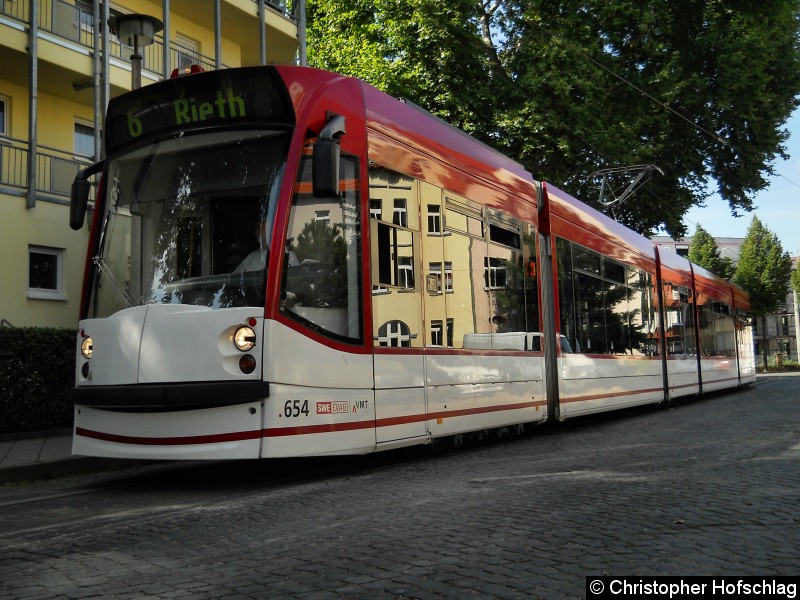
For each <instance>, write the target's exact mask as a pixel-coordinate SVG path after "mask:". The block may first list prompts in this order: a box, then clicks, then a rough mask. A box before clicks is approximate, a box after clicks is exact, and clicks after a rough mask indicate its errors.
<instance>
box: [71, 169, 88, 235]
mask: <svg viewBox="0 0 800 600" xmlns="http://www.w3.org/2000/svg"><path fill="white" fill-rule="evenodd" d="M91 189H92V184H91V183H89V180H88V179H81V178H80V175H79V176H77V177H75V181H73V182H72V191H71V192H70V197H69V226H70V227H72V229H74V230H75V231H78V230H79V229H80V228H81V227H83V222H84V221H85V220H86V207H87V206H88V204H89V191H90V190H91Z"/></svg>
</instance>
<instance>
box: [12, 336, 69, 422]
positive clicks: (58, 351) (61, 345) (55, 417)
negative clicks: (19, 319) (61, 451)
mask: <svg viewBox="0 0 800 600" xmlns="http://www.w3.org/2000/svg"><path fill="white" fill-rule="evenodd" d="M76 334H77V332H76V331H75V330H74V329H56V328H45V327H0V434H6V433H22V432H29V431H46V430H50V429H61V428H66V427H72V414H73V413H72V405H71V404H70V402H69V392H70V390H71V389H72V388H73V386H74V385H75V336H76Z"/></svg>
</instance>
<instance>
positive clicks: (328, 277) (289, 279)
mask: <svg viewBox="0 0 800 600" xmlns="http://www.w3.org/2000/svg"><path fill="white" fill-rule="evenodd" d="M339 177H340V192H339V196H331V197H328V198H315V197H313V196H312V195H311V186H310V181H311V154H310V153H306V154H305V156H304V157H303V159H302V163H301V167H300V170H299V174H298V181H297V184H296V187H295V193H294V200H293V203H292V209H291V213H290V216H289V228H288V232H287V236H286V246H285V253H284V263H283V274H284V275H283V283H282V290H281V312H283V313H284V314H285V315H287V316H288V317H290V318H292V319H294V320H296V321H298V322H300V323H302V324H304V325H306V326H308V327H310V328H312V329H314V330H316V331H318V332H320V333H323V334H325V335H327V336H329V337H332V338H333V339H338V340H341V341H347V342H355V343H357V342H360V341H362V340H363V331H362V317H361V311H362V308H361V268H360V264H361V223H360V212H359V193H358V159H357V158H356V157H354V156H347V155H345V154H342V157H341V161H340V172H339ZM325 212H327V215H328V218H327V219H320V218H319V216H318V215H319V214H321V213H325Z"/></svg>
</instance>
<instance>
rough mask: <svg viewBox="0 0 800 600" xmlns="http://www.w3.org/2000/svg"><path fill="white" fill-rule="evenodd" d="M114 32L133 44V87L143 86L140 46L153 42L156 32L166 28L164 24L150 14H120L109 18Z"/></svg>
mask: <svg viewBox="0 0 800 600" xmlns="http://www.w3.org/2000/svg"><path fill="white" fill-rule="evenodd" d="M108 26H109V27H110V28H111V31H112V33H114V35H116V36H117V37H118V38H119V41H120V42H121V43H124V44H126V45H128V46H133V54H131V89H134V90H138V89H139V88H140V87H142V55H141V54H139V47H140V46H149V45H150V44H152V43H153V40H154V39H155V35H156V33H158V32H159V31H161V30H162V29H164V24H163V23H162V22H161V21H159V20H158V19H156V18H155V17H151V16H150V15H137V14H133V15H118V16H116V17H111V18H110V19H109V20H108Z"/></svg>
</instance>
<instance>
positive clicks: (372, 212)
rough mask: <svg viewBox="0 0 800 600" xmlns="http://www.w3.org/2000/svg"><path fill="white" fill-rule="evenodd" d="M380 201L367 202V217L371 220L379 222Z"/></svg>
mask: <svg viewBox="0 0 800 600" xmlns="http://www.w3.org/2000/svg"><path fill="white" fill-rule="evenodd" d="M381 212H382V210H381V201H380V200H372V199H371V200H370V201H369V216H370V218H371V219H378V221H380V220H381Z"/></svg>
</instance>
